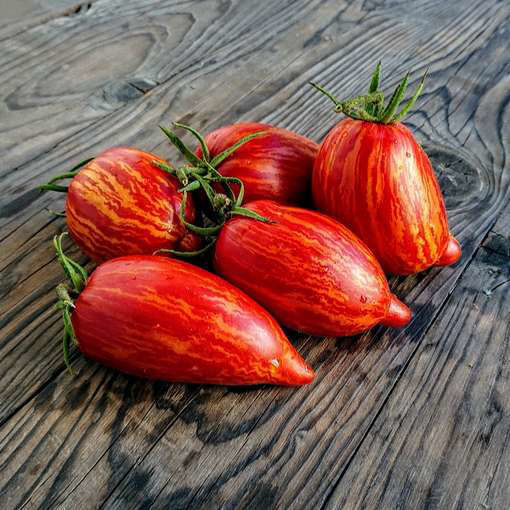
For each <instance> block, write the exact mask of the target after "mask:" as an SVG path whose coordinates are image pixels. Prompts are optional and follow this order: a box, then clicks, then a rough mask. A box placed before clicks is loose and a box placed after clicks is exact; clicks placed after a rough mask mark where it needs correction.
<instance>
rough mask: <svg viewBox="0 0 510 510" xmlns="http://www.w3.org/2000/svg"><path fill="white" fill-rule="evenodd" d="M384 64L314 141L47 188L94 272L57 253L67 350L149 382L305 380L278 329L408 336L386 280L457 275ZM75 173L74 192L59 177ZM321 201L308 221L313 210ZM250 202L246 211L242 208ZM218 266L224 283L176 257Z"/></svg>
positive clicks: (89, 174) (109, 168) (99, 174)
mask: <svg viewBox="0 0 510 510" xmlns="http://www.w3.org/2000/svg"><path fill="white" fill-rule="evenodd" d="M379 79H380V65H378V66H377V69H376V71H375V73H374V75H373V78H372V82H371V85H370V89H369V92H368V94H367V95H365V96H359V97H356V98H354V99H350V100H347V101H339V100H337V99H336V98H335V97H334V96H332V95H331V94H330V93H329V92H327V91H325V90H324V89H323V88H322V87H320V86H319V85H316V84H313V85H314V86H315V87H316V88H317V89H318V90H320V91H321V92H323V93H324V94H326V95H327V96H328V97H329V98H330V99H332V100H333V101H334V102H335V108H336V110H337V111H338V112H342V113H344V114H345V115H346V116H347V118H346V119H344V120H342V121H341V122H340V123H339V124H337V125H336V126H335V127H334V128H333V129H332V130H331V131H330V132H329V134H328V135H327V136H326V138H325V139H324V141H323V142H322V144H321V145H320V146H319V145H317V144H316V143H314V142H313V141H311V140H309V139H307V138H305V137H303V136H300V135H298V134H296V133H292V132H290V131H288V130H286V129H282V128H278V127H273V126H270V125H266V124H258V123H245V124H235V125H232V126H226V127H222V128H220V129H218V130H216V131H213V132H212V133H210V134H208V135H207V136H206V137H203V136H202V135H200V133H198V132H197V131H196V130H194V129H193V128H191V127H189V126H183V125H176V127H180V128H184V129H185V130H187V131H188V132H190V133H191V134H192V135H193V136H194V137H195V138H196V139H197V141H198V149H197V150H195V151H193V150H192V149H190V148H189V147H188V146H187V145H186V144H185V143H184V142H183V141H182V140H181V138H180V137H179V136H178V135H177V134H176V133H175V132H174V131H172V130H170V129H163V131H164V132H165V134H166V135H167V137H168V138H169V140H170V142H171V143H172V144H173V145H174V146H175V147H176V148H177V149H178V150H179V151H180V152H181V153H182V154H183V156H184V157H185V158H186V159H187V164H186V165H185V166H180V167H177V166H175V165H172V164H170V163H168V162H166V161H164V160H162V159H161V158H159V157H157V156H155V155H153V154H150V153H147V152H143V151H140V150H137V149H131V148H113V149H109V150H107V151H105V152H103V153H101V154H99V155H98V156H96V157H95V158H93V159H91V160H87V161H85V162H83V164H80V165H78V167H76V168H74V169H73V170H72V171H70V172H67V173H66V174H63V175H61V176H57V177H56V178H54V179H52V180H51V181H50V182H49V183H48V184H46V185H44V186H42V188H43V189H46V190H55V191H66V192H67V202H66V213H67V222H68V227H69V231H70V233H71V236H72V237H73V239H74V240H75V241H76V243H77V244H78V245H79V247H80V248H81V249H82V251H83V252H84V253H85V254H87V255H88V256H89V257H90V258H91V259H92V260H94V261H95V262H97V263H98V264H99V266H98V267H97V269H96V270H95V271H94V272H93V273H92V275H91V276H90V277H89V275H88V274H87V273H86V271H85V270H84V269H83V268H82V267H80V266H79V265H78V264H77V263H76V262H74V261H73V260H71V259H70V258H68V257H67V256H66V255H65V254H64V253H63V251H62V244H61V236H60V237H56V238H55V247H56V251H57V255H58V258H59V260H60V262H61V264H62V265H63V267H64V270H65V272H66V273H67V275H68V276H69V278H70V280H71V285H70V286H66V285H64V284H61V285H59V287H58V288H57V294H58V296H59V307H60V309H61V310H62V313H63V317H64V355H65V358H66V362H68V348H69V343H70V342H71V341H74V342H75V343H76V345H77V347H78V348H79V349H80V351H81V352H82V353H83V354H85V355H86V356H88V357H90V358H92V359H95V360H98V361H100V362H101V363H104V364H105V365H108V366H111V367H114V368H116V369H119V370H121V371H123V372H127V373H131V374H135V375H138V376H142V377H147V378H151V379H161V380H168V381H176V382H187V383H213V384H233V385H234V384H260V383H269V384H282V385H289V386H294V385H301V384H306V383H309V382H311V381H312V380H313V378H314V372H313V370H312V368H311V367H310V366H308V364H307V363H306V362H305V361H304V360H303V358H302V357H301V356H300V354H299V353H298V352H297V351H296V350H295V349H294V347H293V346H292V344H291V343H290V342H289V340H288V338H287V336H286V334H285V333H284V331H283V330H282V329H281V326H280V324H281V325H283V326H286V327H288V328H292V329H294V330H296V331H300V332H303V333H307V334H312V335H326V336H342V335H354V334H358V333H361V332H364V331H367V330H368V329H370V328H372V327H373V326H375V325H376V324H382V325H386V326H391V327H403V326H405V325H406V324H407V323H408V322H409V321H410V320H411V311H410V309H409V308H408V307H407V306H406V305H405V304H403V303H402V302H401V301H399V299H398V298H397V297H396V296H395V295H394V294H393V293H392V292H391V290H390V288H389V285H388V281H387V279H386V276H385V272H386V273H392V274H402V275H406V274H411V273H416V272H418V271H422V270H424V269H427V268H429V267H431V266H438V265H447V264H452V263H454V262H456V261H457V260H459V258H460V256H461V250H460V245H459V244H458V242H457V241H456V240H455V239H454V237H453V236H452V235H451V234H450V232H449V230H448V221H447V215H446V210H445V205H444V200H443V197H442V195H441V191H440V188H439V185H438V182H437V179H436V177H435V175H434V171H433V169H432V166H431V164H430V161H429V159H428V157H427V155H426V154H425V152H424V151H423V149H422V148H421V146H420V145H419V144H418V143H417V141H416V140H415V138H414V136H413V134H412V133H411V131H410V130H409V129H408V128H406V127H405V126H404V125H403V124H401V122H400V121H401V120H402V118H403V117H404V116H405V114H406V113H407V112H408V111H409V109H410V108H411V106H412V104H413V103H414V101H416V98H417V97H418V95H419V93H420V92H421V89H422V88H423V81H422V82H421V83H420V85H419V87H418V90H417V92H416V94H415V95H414V97H413V98H412V99H411V100H410V101H409V102H408V104H407V105H406V106H405V107H404V108H403V109H402V110H401V111H398V110H399V104H400V102H401V101H402V99H403V97H404V95H405V91H406V87H407V81H408V77H406V78H405V79H404V80H403V81H402V82H401V83H400V84H399V86H398V87H397V90H396V91H395V93H394V94H393V96H392V98H391V100H390V101H389V103H388V104H387V105H385V104H384V97H383V95H382V92H381V91H380V90H379ZM63 179H71V181H70V184H69V186H68V187H66V186H62V185H61V184H59V182H60V181H61V180H63ZM312 201H313V204H314V205H315V207H316V210H313V209H312V208H311V207H310V206H311V203H312ZM245 202H246V203H245ZM208 256H210V258H211V261H212V266H213V268H214V271H215V272H216V273H217V274H218V275H215V274H213V273H211V272H208V271H206V270H204V269H202V268H200V267H197V265H194V264H192V263H190V262H184V261H182V260H179V259H182V258H193V257H196V260H197V261H199V262H200V261H202V260H205V259H206V258H207V257H208Z"/></svg>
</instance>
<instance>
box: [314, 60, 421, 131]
mask: <svg viewBox="0 0 510 510" xmlns="http://www.w3.org/2000/svg"><path fill="white" fill-rule="evenodd" d="M427 73H428V68H427V70H426V71H425V74H424V75H423V78H422V79H421V80H420V83H419V84H418V87H417V89H416V91H415V93H414V95H413V97H412V98H411V99H409V101H408V102H407V104H406V105H405V107H404V108H403V109H402V110H401V111H400V112H398V109H399V107H400V104H401V103H402V101H403V99H404V97H405V94H406V91H407V86H408V84H409V73H407V74H406V76H405V77H404V79H403V80H402V81H401V82H400V83H399V84H398V85H397V88H396V89H395V91H394V92H393V95H392V96H391V99H390V101H389V103H388V104H387V106H386V107H385V106H384V94H383V92H382V91H380V90H379V85H380V81H381V62H378V63H377V66H376V68H375V71H374V73H373V74H372V78H371V81H370V86H369V88H368V94H366V95H362V96H356V97H353V98H351V99H347V100H344V101H340V100H339V99H338V98H337V97H335V96H334V95H333V94H332V93H331V92H329V91H327V90H326V89H325V88H324V87H322V86H321V85H319V84H318V83H314V82H310V85H312V86H313V87H314V88H315V89H317V90H318V91H319V92H321V93H322V94H324V95H325V96H326V97H328V98H329V99H330V100H331V101H333V103H334V104H335V111H336V112H338V113H343V114H345V115H347V116H348V117H350V118H352V119H356V120H364V121H367V122H377V123H380V124H394V123H395V122H400V121H401V120H403V119H404V117H405V116H406V115H407V114H408V113H409V111H410V109H411V108H412V107H413V106H414V104H415V103H416V101H417V99H418V97H419V96H420V94H421V93H422V91H423V87H424V83H425V78H426V76H427Z"/></svg>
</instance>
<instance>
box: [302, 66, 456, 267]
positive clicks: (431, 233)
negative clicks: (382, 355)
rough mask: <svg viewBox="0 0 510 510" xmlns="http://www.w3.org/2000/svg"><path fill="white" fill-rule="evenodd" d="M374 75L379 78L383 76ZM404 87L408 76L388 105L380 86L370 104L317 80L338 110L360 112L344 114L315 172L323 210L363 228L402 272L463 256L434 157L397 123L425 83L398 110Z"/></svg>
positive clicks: (385, 262) (382, 258)
mask: <svg viewBox="0 0 510 510" xmlns="http://www.w3.org/2000/svg"><path fill="white" fill-rule="evenodd" d="M379 72H380V67H379ZM376 73H377V71H376ZM374 76H375V75H374ZM373 79H375V80H376V81H377V84H378V76H375V78H373ZM406 87H407V77H406V79H405V80H404V82H402V83H401V84H400V85H399V87H398V88H397V91H396V92H395V94H394V96H393V98H392V100H391V101H390V104H389V105H388V106H387V107H386V108H385V109H383V108H382V105H383V103H382V101H383V98H382V96H378V94H381V93H379V92H377V90H376V89H377V85H375V87H371V89H372V91H371V95H369V96H365V97H362V98H361V99H362V100H364V103H363V101H361V100H360V98H355V99H354V100H351V101H346V102H340V101H338V100H336V98H334V97H333V96H331V95H330V94H329V93H327V92H325V91H324V90H323V89H321V87H319V86H317V88H319V89H320V90H321V91H322V92H325V93H326V94H327V95H328V96H329V97H330V98H331V99H333V100H334V101H335V102H336V104H337V111H342V112H343V113H346V115H348V116H351V117H354V118H347V119H344V120H342V121H341V122H339V123H338V124H337V125H336V126H335V127H334V128H333V129H332V130H331V131H330V132H329V134H328V135H327V137H326V138H325V140H324V141H323V143H322V145H321V147H320V150H319V153H318V155H317V158H316V160H315V165H314V170H313V178H312V190H313V198H314V202H315V205H316V206H317V208H318V209H319V210H321V211H323V212H324V213H326V214H329V215H331V216H333V217H334V218H337V219H338V220H339V221H341V222H342V223H343V224H345V225H346V226H347V227H349V228H350V229H351V230H352V231H353V232H354V233H355V234H357V235H358V236H359V237H360V238H361V239H362V240H363V241H364V242H365V243H366V244H367V245H368V246H369V248H370V249H371V250H372V251H373V252H374V254H375V256H376V257H377V259H378V260H379V262H380V263H381V265H382V267H383V268H384V270H385V271H387V272H388V273H393V274H402V275H407V274H412V273H416V272H418V271H423V270H424V269H427V268H429V267H431V266H441V265H448V264H453V263H455V262H457V261H458V260H459V259H460V257H461V248H460V245H459V243H458V242H457V240H456V239H455V238H454V237H453V236H452V235H451V233H450V231H449V229H448V218H447V214H446V209H445V204H444V200H443V196H442V194H441V190H440V188H439V184H438V181H437V179H436V176H435V174H434V171H433V169H432V165H431V163H430V161H429V158H428V157H427V155H426V154H425V152H424V150H423V149H422V147H421V146H420V145H419V144H418V142H417V141H416V140H415V138H414V136H413V134H412V132H411V131H410V130H409V129H408V128H407V127H405V126H404V125H403V124H401V123H400V122H398V120H400V119H401V118H403V117H404V116H405V114H406V113H407V111H408V110H409V108H410V107H411V106H412V104H414V101H415V100H416V98H417V97H418V94H419V93H420V92H421V89H422V88H423V81H422V83H421V84H420V87H419V88H418V91H417V93H416V94H415V96H414V97H413V99H412V100H411V101H410V103H409V104H408V105H407V106H406V107H405V108H404V109H403V111H402V112H400V113H399V114H397V113H396V110H397V108H398V102H399V98H400V99H401V98H402V97H403V96H404V93H405V89H406ZM360 104H365V106H366V107H367V108H366V110H363V109H360V107H359V105H360ZM367 119H368V120H367Z"/></svg>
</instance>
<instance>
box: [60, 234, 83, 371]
mask: <svg viewBox="0 0 510 510" xmlns="http://www.w3.org/2000/svg"><path fill="white" fill-rule="evenodd" d="M65 235H67V232H63V233H62V234H60V235H59V236H55V237H54V238H53V245H54V246H55V251H56V253H57V259H58V261H59V262H60V265H61V266H62V268H63V269H64V272H65V273H66V275H67V277H68V278H69V280H70V281H71V286H70V287H69V286H67V285H66V284H64V283H61V284H59V285H57V288H56V292H57V297H58V302H57V308H58V309H59V310H61V311H62V319H63V321H64V333H63V337H62V351H63V353H64V362H65V364H66V367H67V369H68V370H69V372H70V373H71V374H73V369H72V368H71V364H70V362H69V345H70V343H71V342H72V343H73V344H74V345H78V340H77V338H76V334H75V332H74V328H73V324H72V322H71V314H72V311H73V309H74V299H75V298H76V297H78V295H79V294H80V292H81V291H82V290H83V289H84V288H85V286H86V285H87V279H88V274H87V271H86V270H85V268H83V267H82V266H80V264H78V263H77V262H75V261H74V260H72V259H70V258H69V257H68V256H67V255H65V254H64V250H63V249H62V238H63V237H64V236H65Z"/></svg>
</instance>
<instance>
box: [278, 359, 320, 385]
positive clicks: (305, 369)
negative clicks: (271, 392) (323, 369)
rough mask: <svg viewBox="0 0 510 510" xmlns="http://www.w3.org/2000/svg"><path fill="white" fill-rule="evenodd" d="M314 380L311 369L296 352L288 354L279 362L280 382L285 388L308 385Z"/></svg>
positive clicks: (313, 373)
mask: <svg viewBox="0 0 510 510" xmlns="http://www.w3.org/2000/svg"><path fill="white" fill-rule="evenodd" d="M314 378H315V372H314V370H313V368H312V367H311V366H310V365H308V363H307V362H306V361H305V360H304V359H303V358H302V357H301V356H300V354H299V353H298V352H297V351H294V352H290V353H288V354H287V355H286V356H285V357H284V358H283V359H282V361H281V366H280V380H279V381H278V384H283V385H285V386H302V385H303V384H310V383H311V382H312V381H313V380H314Z"/></svg>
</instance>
